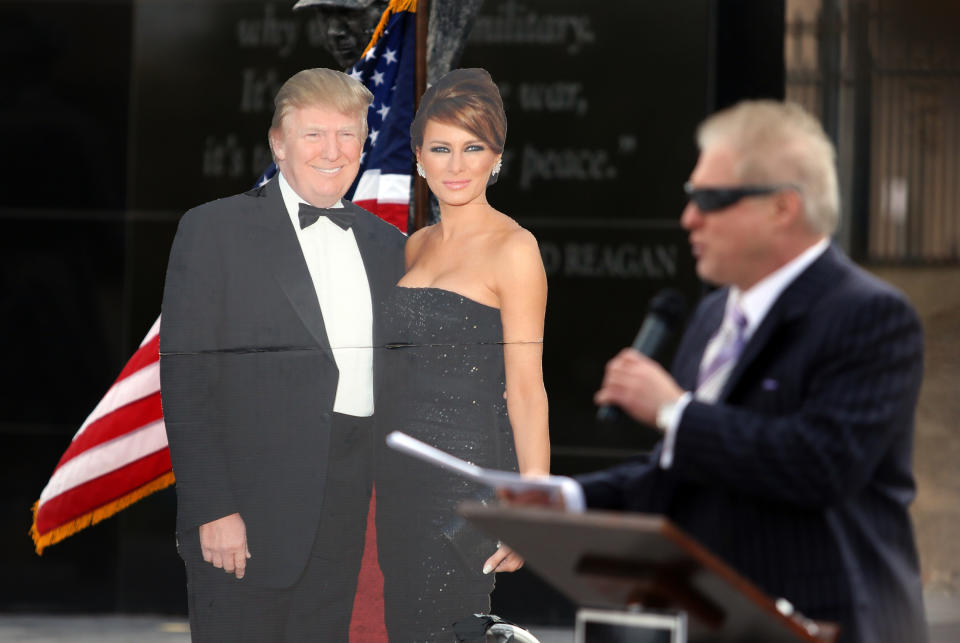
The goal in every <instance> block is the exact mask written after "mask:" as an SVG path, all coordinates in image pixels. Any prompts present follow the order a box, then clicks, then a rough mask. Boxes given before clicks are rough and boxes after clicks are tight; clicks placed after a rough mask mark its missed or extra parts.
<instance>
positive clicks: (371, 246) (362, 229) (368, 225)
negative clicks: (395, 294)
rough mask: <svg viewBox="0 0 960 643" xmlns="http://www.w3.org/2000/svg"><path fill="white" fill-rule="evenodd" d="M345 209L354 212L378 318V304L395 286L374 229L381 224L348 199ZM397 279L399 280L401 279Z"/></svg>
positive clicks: (356, 232)
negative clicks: (375, 225)
mask: <svg viewBox="0 0 960 643" xmlns="http://www.w3.org/2000/svg"><path fill="white" fill-rule="evenodd" d="M343 207H344V208H349V209H351V210H352V211H353V212H354V218H353V237H354V239H356V240H357V248H359V249H360V258H361V259H362V260H363V267H364V269H365V270H366V271H367V283H368V284H369V285H370V298H371V301H372V304H373V306H374V316H376V306H377V302H378V301H382V299H383V297H384V296H386V292H387V290H388V289H389V288H390V287H391V286H393V285H394V284H393V283H389V280H388V277H389V274H388V272H387V271H385V270H384V269H383V259H384V255H385V250H386V249H385V248H384V246H383V243H382V242H381V240H380V239H381V238H380V236H379V235H378V234H377V233H376V230H375V229H374V224H379V222H378V221H376V220H375V216H376V215H374V214H371V213H369V212H367V211H366V210H364V209H363V208H361V207H360V206H358V205H354V204H353V203H351V202H350V201H347V200H346V199H344V200H343ZM397 278H398V279H399V277H397Z"/></svg>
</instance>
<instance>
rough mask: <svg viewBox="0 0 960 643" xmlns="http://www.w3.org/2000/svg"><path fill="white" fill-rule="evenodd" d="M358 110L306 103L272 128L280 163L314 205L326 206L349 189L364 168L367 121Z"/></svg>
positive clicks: (286, 177)
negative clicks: (365, 125)
mask: <svg viewBox="0 0 960 643" xmlns="http://www.w3.org/2000/svg"><path fill="white" fill-rule="evenodd" d="M360 119H361V117H360V115H358V114H343V113H340V112H338V111H336V110H335V109H330V108H327V107H319V106H313V107H302V108H295V109H293V110H291V111H290V112H289V113H288V114H287V115H286V116H284V117H283V121H282V122H281V126H280V128H274V129H272V130H270V146H271V147H272V148H273V155H274V158H275V159H276V162H277V167H279V168H280V171H281V172H283V176H284V178H285V179H286V180H287V182H288V183H289V184H290V187H292V188H293V189H294V191H295V192H296V193H297V194H298V195H299V196H300V197H301V198H303V199H305V200H306V201H307V202H308V203H310V204H311V205H314V206H316V207H318V208H327V207H330V206H332V205H333V204H334V203H336V202H337V201H338V200H339V199H340V198H342V197H343V195H344V194H346V192H347V190H349V189H350V186H351V185H352V184H353V181H354V179H355V178H357V173H358V172H359V171H360V153H361V151H362V149H363V138H362V136H363V124H362V122H361V120H360Z"/></svg>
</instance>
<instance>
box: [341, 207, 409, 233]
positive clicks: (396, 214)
mask: <svg viewBox="0 0 960 643" xmlns="http://www.w3.org/2000/svg"><path fill="white" fill-rule="evenodd" d="M354 203H355V204H356V205H359V206H360V207H361V208H363V209H364V210H366V211H367V212H372V213H374V214H375V215H377V216H378V217H380V218H381V219H383V220H384V221H386V222H387V223H392V224H393V225H395V226H396V227H397V228H399V229H400V231H401V232H406V231H407V219H409V218H410V205H409V204H407V203H380V202H378V201H375V200H373V199H365V200H363V201H354Z"/></svg>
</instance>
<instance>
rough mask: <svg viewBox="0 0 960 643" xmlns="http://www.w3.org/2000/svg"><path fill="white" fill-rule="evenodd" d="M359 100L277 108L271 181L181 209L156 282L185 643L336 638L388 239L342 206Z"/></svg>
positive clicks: (362, 490)
mask: <svg viewBox="0 0 960 643" xmlns="http://www.w3.org/2000/svg"><path fill="white" fill-rule="evenodd" d="M371 100H372V96H371V94H370V92H369V91H368V90H367V89H366V88H365V87H363V85H362V84H360V83H359V82H357V81H356V80H354V79H353V78H351V77H349V76H347V75H345V74H343V73H340V72H336V71H331V70H328V69H310V70H304V71H301V72H299V73H297V74H295V75H294V76H293V77H291V78H290V79H289V80H288V81H287V82H286V83H285V84H284V85H283V87H281V89H280V91H279V93H278V94H277V97H276V100H275V104H276V111H275V113H274V117H273V122H272V125H271V128H270V130H269V141H270V147H271V149H272V152H273V156H274V159H275V161H276V163H277V166H278V167H279V170H280V171H279V174H278V175H277V176H276V177H275V178H274V179H272V180H271V181H269V182H268V183H266V184H265V185H263V186H262V187H260V188H259V189H256V190H253V191H251V192H247V193H246V194H240V195H235V196H231V197H228V198H225V199H220V200H217V201H213V202H211V203H207V204H204V205H201V206H199V207H197V208H194V209H192V210H190V211H189V212H187V213H186V214H185V215H184V216H183V218H182V220H181V221H180V226H179V229H178V231H177V236H176V239H175V240H174V243H173V248H172V250H171V254H170V262H169V265H168V268H167V279H166V285H165V290H164V297H163V309H162V314H163V317H162V319H163V321H162V324H161V330H160V355H161V357H160V375H161V384H162V391H163V411H164V419H165V421H166V427H167V435H168V438H169V442H170V453H171V458H172V461H173V469H174V473H175V475H176V477H177V501H178V514H177V537H178V546H179V550H180V553H181V556H182V557H183V559H184V561H185V564H186V569H187V583H188V597H189V608H190V625H191V632H192V635H193V640H194V641H257V642H264V641H345V640H347V636H348V629H349V621H350V615H351V610H352V606H353V596H354V591H355V587H356V579H357V572H358V570H359V566H360V559H361V556H362V551H363V540H364V538H363V536H364V529H365V526H366V525H365V523H366V515H367V509H368V502H369V497H370V489H371V469H372V462H371V458H372V454H373V437H374V431H373V430H372V426H371V421H372V416H373V413H374V410H375V409H374V390H375V377H376V376H377V375H378V368H377V362H378V358H379V356H378V355H376V354H375V353H376V351H375V350H374V349H373V346H375V344H376V341H375V340H376V338H377V336H378V334H379V333H378V328H377V321H378V320H377V314H376V311H377V306H378V302H379V301H380V300H381V299H382V298H383V297H384V296H385V295H386V293H387V291H388V290H389V289H390V288H391V287H392V286H393V285H394V284H395V283H396V282H397V280H398V279H399V277H400V276H401V274H402V272H403V244H404V239H405V237H404V235H403V234H402V233H401V232H400V231H399V230H397V229H396V228H394V227H393V226H391V225H389V224H387V223H385V222H384V221H382V220H381V219H379V218H377V217H375V216H374V215H372V214H370V213H368V212H366V211H365V210H362V209H361V208H359V207H357V206H355V205H353V204H352V203H350V202H348V201H345V200H343V198H342V197H343V195H344V194H345V193H346V192H347V190H348V189H349V187H350V185H351V184H352V183H353V181H354V179H355V178H356V176H357V172H358V170H359V165H360V154H361V150H362V148H363V143H364V140H365V139H366V136H367V126H366V114H367V109H368V106H369V104H370V102H371Z"/></svg>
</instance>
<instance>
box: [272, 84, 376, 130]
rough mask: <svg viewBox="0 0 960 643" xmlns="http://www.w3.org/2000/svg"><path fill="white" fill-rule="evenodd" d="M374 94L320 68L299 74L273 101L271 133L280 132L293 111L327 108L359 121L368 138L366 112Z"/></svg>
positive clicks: (282, 88) (281, 89)
mask: <svg viewBox="0 0 960 643" xmlns="http://www.w3.org/2000/svg"><path fill="white" fill-rule="evenodd" d="M372 102H373V94H371V93H370V90H369V89H367V88H366V87H364V86H363V83H361V82H360V81H358V80H357V79H355V78H353V77H351V76H348V75H347V74H345V73H343V72H340V71H334V70H332V69H324V68H323V67H317V68H315V69H304V70H303V71H298V72H297V73H295V74H294V75H293V76H291V77H290V78H289V79H287V82H285V83H284V84H283V85H282V86H281V87H280V91H278V92H277V96H276V98H274V99H273V105H274V110H273V121H272V122H271V123H270V129H271V130H279V129H280V128H281V126H282V124H283V119H284V117H286V115H287V114H289V113H290V112H291V111H293V110H294V109H302V108H304V107H324V108H327V109H332V110H336V111H338V112H340V113H341V114H356V115H357V117H358V118H359V119H360V126H361V134H362V136H361V139H366V138H367V109H368V108H369V107H370V103H372Z"/></svg>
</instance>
